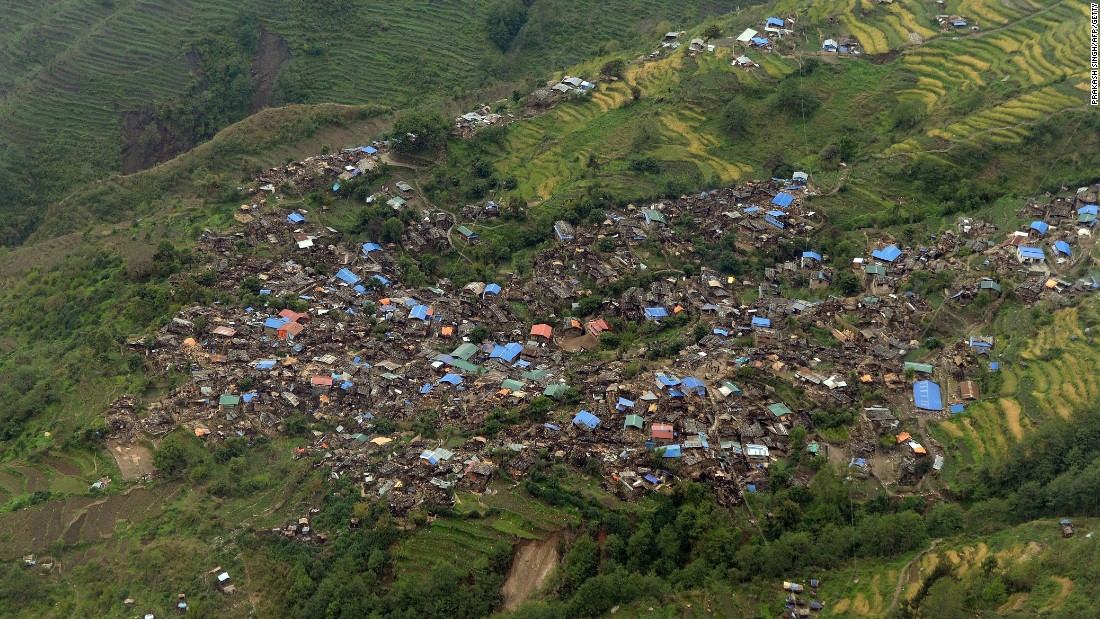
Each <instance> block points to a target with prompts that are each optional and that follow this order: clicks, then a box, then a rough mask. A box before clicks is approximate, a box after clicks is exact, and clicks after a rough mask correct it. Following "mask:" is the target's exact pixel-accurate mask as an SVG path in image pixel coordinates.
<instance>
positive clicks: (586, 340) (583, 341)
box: [558, 334, 600, 352]
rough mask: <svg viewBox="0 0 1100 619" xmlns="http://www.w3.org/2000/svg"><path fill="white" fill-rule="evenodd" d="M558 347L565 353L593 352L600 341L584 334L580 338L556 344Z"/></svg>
mask: <svg viewBox="0 0 1100 619" xmlns="http://www.w3.org/2000/svg"><path fill="white" fill-rule="evenodd" d="M558 345H560V346H561V349H562V350H564V351H566V352H579V351H582V350H593V349H594V348H596V347H597V346H599V345H600V341H599V340H598V339H596V338H595V337H593V336H592V335H587V334H586V335H582V336H580V337H573V338H569V339H564V340H562V341H560V342H558Z"/></svg>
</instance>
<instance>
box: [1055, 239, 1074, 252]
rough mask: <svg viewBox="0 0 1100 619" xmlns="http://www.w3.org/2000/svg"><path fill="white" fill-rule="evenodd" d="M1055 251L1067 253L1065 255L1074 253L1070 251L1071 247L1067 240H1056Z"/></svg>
mask: <svg viewBox="0 0 1100 619" xmlns="http://www.w3.org/2000/svg"><path fill="white" fill-rule="evenodd" d="M1054 251H1056V252H1058V253H1062V254H1065V255H1067V256H1071V255H1072V254H1071V253H1070V249H1069V243H1067V242H1065V241H1055V242H1054Z"/></svg>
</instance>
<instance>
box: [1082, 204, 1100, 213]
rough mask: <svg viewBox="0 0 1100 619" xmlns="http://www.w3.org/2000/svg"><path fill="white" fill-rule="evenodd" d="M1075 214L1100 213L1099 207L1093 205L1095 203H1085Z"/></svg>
mask: <svg viewBox="0 0 1100 619" xmlns="http://www.w3.org/2000/svg"><path fill="white" fill-rule="evenodd" d="M1077 214H1078V215H1086V214H1088V215H1100V208H1098V207H1097V205H1095V204H1086V205H1084V206H1082V207H1081V208H1079V209H1077Z"/></svg>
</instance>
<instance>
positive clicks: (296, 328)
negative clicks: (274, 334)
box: [279, 322, 305, 335]
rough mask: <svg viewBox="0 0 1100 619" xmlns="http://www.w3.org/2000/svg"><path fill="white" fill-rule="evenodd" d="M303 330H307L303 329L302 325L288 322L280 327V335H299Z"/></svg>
mask: <svg viewBox="0 0 1100 619" xmlns="http://www.w3.org/2000/svg"><path fill="white" fill-rule="evenodd" d="M303 329H305V327H303V326H302V325H301V324H300V323H297V322H286V323H283V326H281V327H279V333H280V334H281V335H283V334H288V335H298V334H299V333H301V332H302V330H303Z"/></svg>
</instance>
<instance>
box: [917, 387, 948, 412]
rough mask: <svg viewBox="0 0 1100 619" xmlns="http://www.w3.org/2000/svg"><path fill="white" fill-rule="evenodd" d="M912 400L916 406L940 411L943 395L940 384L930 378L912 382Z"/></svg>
mask: <svg viewBox="0 0 1100 619" xmlns="http://www.w3.org/2000/svg"><path fill="white" fill-rule="evenodd" d="M913 401H914V402H916V404H917V408H920V409H924V410H926V411H942V410H943V397H942V396H941V394H940V386H939V385H937V384H936V383H934V382H932V381H930V380H918V381H917V382H915V383H913Z"/></svg>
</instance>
